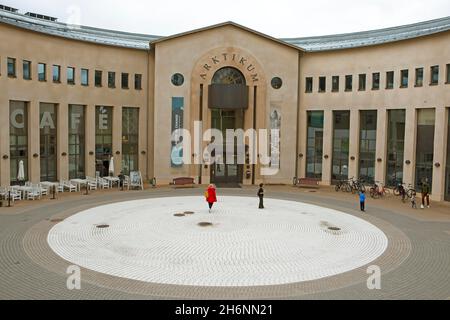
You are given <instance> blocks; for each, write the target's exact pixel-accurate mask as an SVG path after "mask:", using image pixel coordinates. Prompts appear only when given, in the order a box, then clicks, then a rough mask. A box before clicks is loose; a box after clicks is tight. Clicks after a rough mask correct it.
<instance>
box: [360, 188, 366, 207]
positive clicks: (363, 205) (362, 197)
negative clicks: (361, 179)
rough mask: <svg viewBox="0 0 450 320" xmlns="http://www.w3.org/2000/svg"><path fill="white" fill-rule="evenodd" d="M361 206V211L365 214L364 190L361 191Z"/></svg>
mask: <svg viewBox="0 0 450 320" xmlns="http://www.w3.org/2000/svg"><path fill="white" fill-rule="evenodd" d="M359 205H360V207H361V211H362V212H365V211H366V193H365V192H364V190H361V191H360V192H359Z"/></svg>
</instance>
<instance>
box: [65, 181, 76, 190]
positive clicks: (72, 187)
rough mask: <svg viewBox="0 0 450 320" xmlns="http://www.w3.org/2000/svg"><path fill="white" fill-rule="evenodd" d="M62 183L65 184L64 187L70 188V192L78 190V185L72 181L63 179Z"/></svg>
mask: <svg viewBox="0 0 450 320" xmlns="http://www.w3.org/2000/svg"><path fill="white" fill-rule="evenodd" d="M62 185H63V187H64V189H67V190H69V192H76V191H77V187H76V186H74V185H73V184H72V183H70V181H66V180H63V181H62Z"/></svg>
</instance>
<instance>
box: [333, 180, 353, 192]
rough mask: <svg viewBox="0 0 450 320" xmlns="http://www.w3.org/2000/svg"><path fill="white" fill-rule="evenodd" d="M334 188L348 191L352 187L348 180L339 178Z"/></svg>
mask: <svg viewBox="0 0 450 320" xmlns="http://www.w3.org/2000/svg"><path fill="white" fill-rule="evenodd" d="M334 190H336V191H339V190H341V191H342V192H350V191H351V190H352V189H351V186H350V183H349V180H339V181H338V183H337V184H336V186H335V187H334Z"/></svg>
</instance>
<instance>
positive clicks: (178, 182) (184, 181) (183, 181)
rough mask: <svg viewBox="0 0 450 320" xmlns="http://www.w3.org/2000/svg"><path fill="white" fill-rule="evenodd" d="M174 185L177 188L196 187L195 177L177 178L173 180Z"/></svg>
mask: <svg viewBox="0 0 450 320" xmlns="http://www.w3.org/2000/svg"><path fill="white" fill-rule="evenodd" d="M172 185H173V186H175V188H188V187H194V178H189V177H180V178H175V179H173V181H172Z"/></svg>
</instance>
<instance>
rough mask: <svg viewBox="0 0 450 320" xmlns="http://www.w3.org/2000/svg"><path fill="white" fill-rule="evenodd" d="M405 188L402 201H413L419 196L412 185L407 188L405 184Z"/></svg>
mask: <svg viewBox="0 0 450 320" xmlns="http://www.w3.org/2000/svg"><path fill="white" fill-rule="evenodd" d="M402 186H403V190H404V191H403V192H402V201H403V202H405V201H406V199H407V198H408V199H412V198H413V197H414V198H415V197H416V195H417V192H416V189H414V188H413V185H412V184H410V183H409V184H408V186H407V187H406V188H405V187H404V186H405V184H403V185H402Z"/></svg>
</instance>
